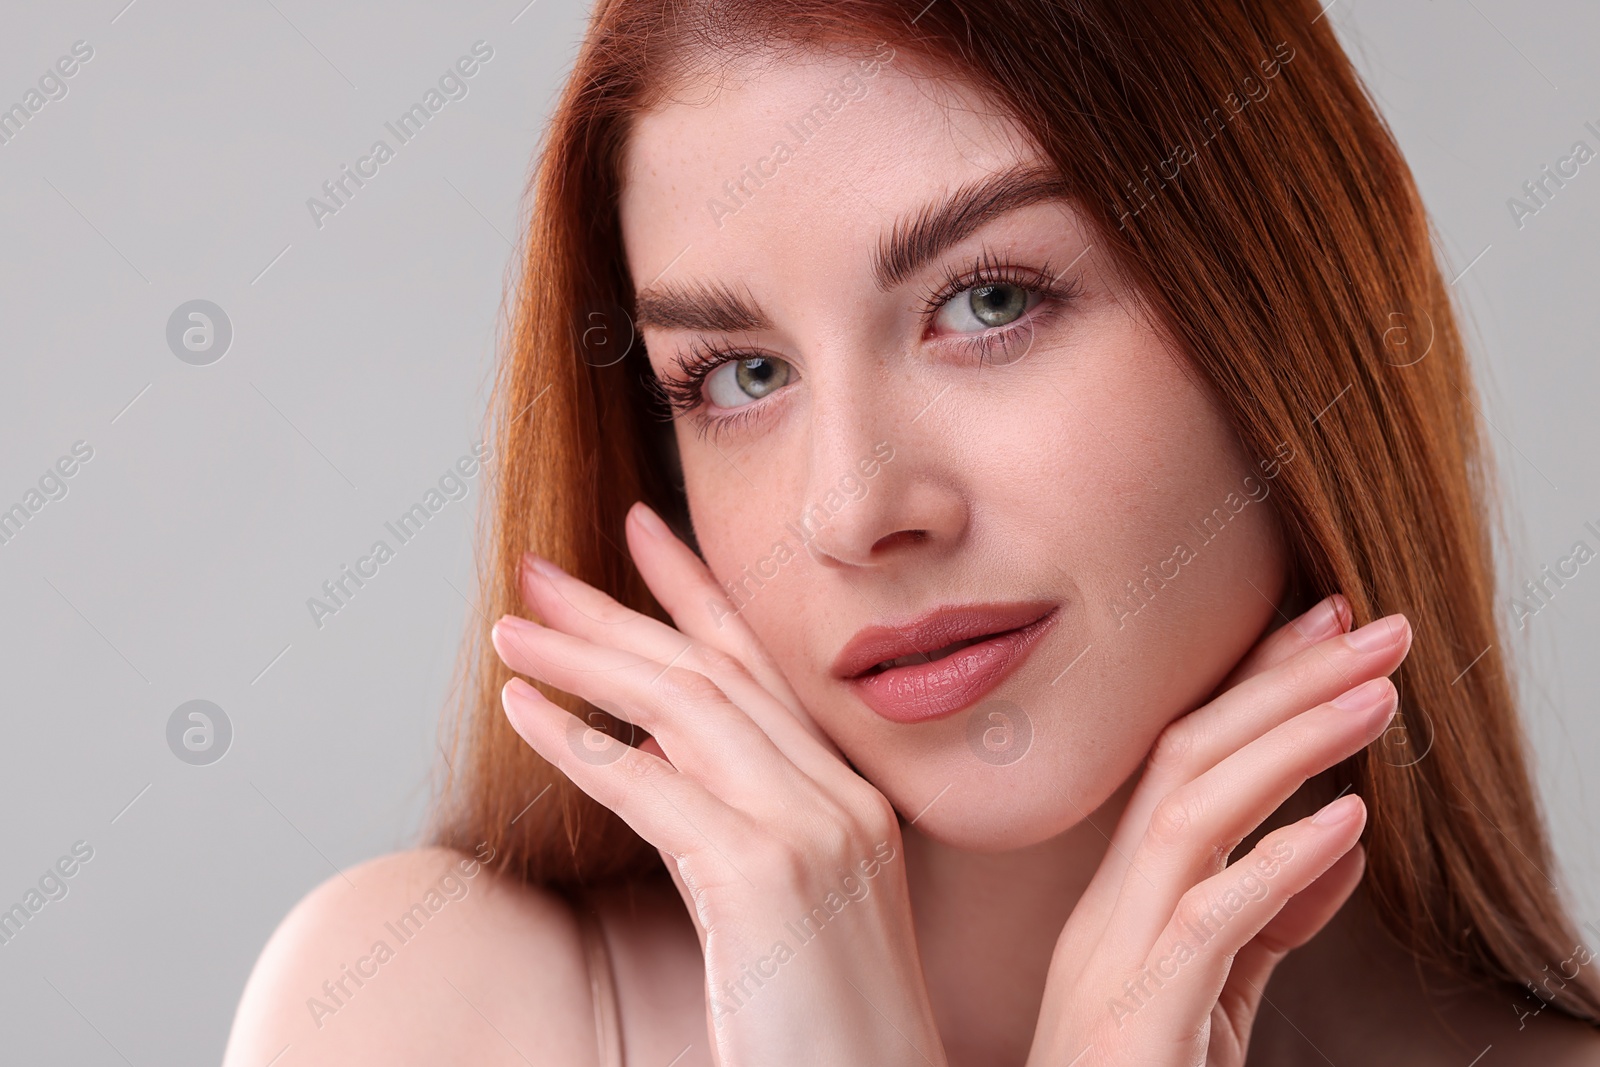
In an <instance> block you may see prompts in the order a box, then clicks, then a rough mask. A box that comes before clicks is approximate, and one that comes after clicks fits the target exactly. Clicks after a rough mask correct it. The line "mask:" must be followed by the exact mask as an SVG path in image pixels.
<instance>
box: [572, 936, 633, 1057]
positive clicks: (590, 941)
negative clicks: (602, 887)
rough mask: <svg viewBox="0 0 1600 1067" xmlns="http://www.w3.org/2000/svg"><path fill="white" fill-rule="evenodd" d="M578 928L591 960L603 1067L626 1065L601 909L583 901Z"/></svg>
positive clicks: (590, 974) (595, 1024) (593, 996)
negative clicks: (586, 904)
mask: <svg viewBox="0 0 1600 1067" xmlns="http://www.w3.org/2000/svg"><path fill="white" fill-rule="evenodd" d="M576 911H577V915H578V929H579V931H580V932H581V933H582V935H583V954H584V957H585V959H586V960H587V961H588V964H589V990H590V993H591V994H592V999H593V1001H594V1029H595V1037H596V1039H597V1040H598V1041H599V1043H600V1067H623V1063H622V1020H621V1019H620V1018H619V1016H618V1014H617V986H616V980H615V978H614V977H613V975H612V973H611V950H610V949H608V948H606V938H605V933H604V932H603V931H602V930H601V928H600V916H599V913H598V912H595V911H591V910H590V909H589V908H588V907H586V906H584V905H582V904H580V905H579V906H578V907H577V909H576Z"/></svg>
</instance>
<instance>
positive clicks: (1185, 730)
mask: <svg viewBox="0 0 1600 1067" xmlns="http://www.w3.org/2000/svg"><path fill="white" fill-rule="evenodd" d="M1193 751H1194V730H1193V728H1192V727H1191V726H1189V725H1188V724H1187V723H1185V722H1184V721H1183V720H1181V719H1180V720H1179V721H1178V722H1175V723H1173V724H1171V725H1170V726H1168V727H1167V728H1166V729H1164V730H1162V731H1161V733H1160V734H1159V735H1157V737H1156V743H1155V744H1154V745H1152V746H1151V748H1150V757H1149V762H1150V766H1151V768H1152V769H1154V770H1158V771H1160V772H1162V773H1165V774H1170V773H1172V772H1174V771H1176V770H1179V769H1181V768H1182V767H1183V766H1184V765H1185V764H1186V763H1187V762H1188V759H1189V753H1191V752H1193Z"/></svg>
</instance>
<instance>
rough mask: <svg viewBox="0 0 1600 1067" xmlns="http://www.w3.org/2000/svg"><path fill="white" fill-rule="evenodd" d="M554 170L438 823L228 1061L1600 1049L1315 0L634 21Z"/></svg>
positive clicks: (521, 314)
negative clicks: (478, 615) (482, 595)
mask: <svg viewBox="0 0 1600 1067" xmlns="http://www.w3.org/2000/svg"><path fill="white" fill-rule="evenodd" d="M534 193H535V206H536V210H535V214H534V216H533V219H532V224H531V230H530V235H529V237H530V240H529V244H528V252H527V259H526V262H525V268H524V278H523V281H522V283H521V290H520V293H519V295H518V301H517V305H516V317H515V331H514V334H513V337H512V339H511V344H510V345H509V350H508V354H507V358H506V360H505V363H504V367H503V375H502V378H501V381H500V390H499V393H498V396H497V399H496V403H495V408H494V411H495V416H496V418H495V423H494V433H495V439H496V440H497V441H498V443H499V447H498V451H497V453H496V455H497V456H498V457H499V460H500V467H499V493H498V498H497V502H496V505H495V507H496V510H495V512H494V531H495V533H494V540H493V546H492V548H493V550H492V552H491V553H488V554H486V570H485V589H486V599H487V609H486V614H485V618H486V619H487V620H495V621H494V623H493V626H492V629H491V627H490V626H488V625H487V624H486V625H484V626H482V627H474V633H473V637H474V639H475V641H476V644H475V645H474V647H475V649H476V651H477V654H478V657H479V658H478V659H477V661H476V668H475V671H474V674H473V678H472V685H471V686H470V687H469V692H468V694H467V699H466V700H465V701H464V702H463V704H464V706H463V713H462V716H461V718H460V721H459V723H458V729H457V730H456V731H455V732H454V734H453V735H452V742H453V743H452V746H451V757H450V761H449V767H450V774H449V777H448V779H447V781H446V783H445V790H444V794H443V797H442V800H441V803H440V805H439V807H438V813H437V815H438V817H437V820H436V827H435V830H434V833H433V843H434V845H435V846H436V847H433V848H430V849H423V850H418V851H415V852H411V853H406V854H402V855H399V856H392V857H386V858H383V859H380V860H376V861H373V862H372V863H369V864H366V865H363V866H362V867H360V868H357V869H356V870H355V871H352V872H350V873H349V875H348V877H343V878H335V879H331V880H330V881H329V882H328V883H327V884H326V885H324V886H323V887H321V888H319V889H318V890H316V891H315V892H314V893H313V894H311V895H310V896H309V897H308V898H307V899H306V900H305V901H304V902H302V904H301V905H300V906H299V907H298V908H296V910H295V911H294V912H293V913H292V914H291V915H290V917H289V918H288V919H286V920H285V923H284V925H283V927H282V928H281V929H280V930H279V931H278V933H277V934H275V935H274V938H273V940H272V942H271V944H270V945H269V946H268V948H267V949H266V951H265V952H264V953H263V956H262V959H261V961H260V963H258V965H257V968H256V971H255V973H254V974H253V976H252V978H251V981H250V984H249V986H248V988H247V990H246V992H245V996H244V998H243V1001H242V1003H241V1006H240V1009H239V1015H238V1019H237V1020H236V1025H235V1030H234V1034H233V1037H232V1039H231V1041H230V1047H229V1056H228V1062H229V1063H230V1064H246V1063H259V1062H266V1061H267V1060H268V1059H270V1058H271V1057H273V1056H277V1055H281V1056H282V1057H283V1060H282V1062H283V1063H285V1064H289V1063H293V1062H296V1058H297V1059H298V1062H301V1063H308V1064H309V1063H335V1062H348V1061H351V1060H371V1061H373V1062H379V1061H381V1062H385V1063H411V1062H416V1063H432V1062H439V1061H441V1060H451V1061H467V1062H475V1063H489V1062H506V1063H516V1062H527V1063H535V1064H547V1063H548V1064H606V1065H611V1064H618V1063H623V1062H626V1063H628V1064H667V1063H671V1064H677V1065H689V1064H714V1063H716V1064H724V1065H731V1064H761V1065H764V1067H765V1065H773V1064H789V1063H794V1064H800V1063H804V1064H816V1063H822V1064H900V1063H904V1064H916V1063H929V1064H951V1065H962V1064H996V1063H1011V1064H1023V1063H1026V1064H1028V1065H1030V1067H1033V1065H1042V1064H1067V1063H1073V1064H1082V1065H1086V1067H1087V1065H1090V1064H1141V1065H1143V1064H1157V1065H1168V1064H1198V1063H1211V1064H1244V1063H1247V1062H1248V1063H1250V1064H1279V1063H1301V1062H1305V1063H1320V1062H1324V1061H1326V1062H1331V1063H1339V1064H1343V1063H1362V1064H1391V1063H1392V1064H1452V1065H1459V1064H1466V1063H1469V1062H1471V1063H1477V1062H1482V1063H1485V1064H1492V1063H1541V1064H1549V1063H1561V1064H1595V1063H1600V1034H1597V1033H1596V1030H1595V1026H1596V1024H1597V1023H1600V983H1597V981H1596V979H1595V973H1594V971H1595V964H1594V963H1593V962H1592V961H1591V946H1593V944H1594V942H1593V940H1591V941H1588V942H1585V941H1584V940H1583V939H1582V938H1583V936H1586V935H1584V932H1583V931H1580V929H1579V928H1578V927H1577V926H1576V925H1575V924H1574V922H1573V921H1572V919H1571V918H1570V917H1569V916H1568V915H1567V914H1566V912H1565V911H1564V910H1563V904H1562V900H1561V896H1560V893H1559V891H1558V888H1557V883H1556V882H1555V881H1554V877H1555V874H1554V868H1553V864H1552V860H1551V856H1550V853H1549V848H1548V845H1547V843H1546V840H1545V834H1544V830H1543V828H1542V824H1541V821H1540V817H1539V814H1538V812H1537V808H1536V803H1535V799H1534V793H1533V790H1532V788H1531V785H1530V782H1529V777H1528V772H1527V769H1526V762H1525V758H1524V754H1523V747H1522V742H1521V740H1520V734H1519V730H1518V726H1517V721H1516V713H1515V708H1514V704H1513V698H1512V692H1511V687H1510V683H1509V680H1508V675H1507V663H1506V661H1505V658H1504V657H1503V654H1502V651H1501V644H1500V639H1499V636H1498V634H1497V631H1496V621H1495V617H1494V612H1493V603H1492V591H1493V582H1492V563H1491V551H1490V540H1489V537H1488V532H1487V522H1488V519H1487V515H1486V512H1485V507H1484V504H1483V501H1484V500H1485V498H1486V494H1487V490H1488V476H1487V473H1486V469H1485V461H1484V454H1483V450H1482V446H1481V442H1480V440H1479V437H1478V429H1477V424H1476V422H1475V421H1474V406H1473V405H1474V402H1473V399H1472V392H1473V391H1472V387H1471V384H1470V381H1469V379H1468V377H1467V374H1466V363H1465V359H1464V354H1463V347H1462V343H1461V339H1460V337H1459V335H1458V334H1457V332H1456V329H1455V326H1454V321H1453V317H1452V312H1451V308H1450V303H1449V296H1448V290H1447V289H1446V287H1445V285H1444V283H1443V281H1442V280H1441V275H1440V270H1439V267H1438V265H1437V264H1436V263H1435V261H1434V258H1433V255H1432V252H1431V247H1430V244H1429V241H1428V233H1427V227H1426V220H1425V217H1424V214H1423V211H1422V208H1421V206H1420V202H1419V199H1418V196H1417V193H1416V190H1415V187H1414V185H1413V183H1412V181H1411V178H1410V176H1409V174H1408V172H1407V170H1406V168H1405V166H1404V163H1403V161H1402V160H1401V159H1400V157H1399V155H1398V153H1397V150H1396V148H1395V146H1394V143H1393V140H1392V138H1391V137H1390V136H1389V134H1388V132H1387V130H1386V129H1385V128H1384V126H1383V124H1382V122H1381V120H1380V119H1379V118H1378V116H1377V115H1376V113H1375V110H1374V108H1373V106H1372V104H1371V102H1370V101H1369V100H1368V98H1367V97H1366V96H1365V94H1364V92H1363V90H1362V88H1361V86H1360V84H1359V83H1358V81H1357V79H1356V77H1355V75H1354V73H1353V71H1352V69H1351V67H1350V65H1349V63H1348V61H1347V60H1346V58H1345V56H1344V55H1343V53H1342V52H1341V50H1340V48H1339V46H1338V44H1337V42H1336V40H1335V38H1334V36H1333V33H1332V31H1331V29H1330V28H1329V24H1328V21H1327V20H1326V19H1322V18H1320V16H1319V11H1318V9H1317V7H1316V6H1315V5H1314V4H1311V3H1308V2H1287V0H1280V2H1272V0H1242V2H1241V0H1230V2H1227V3H1216V4H1196V3H1191V2H1177V0H1172V2H1159V0H1146V2H1142V3H1139V4H1132V5H1130V4H1125V3H1121V2H1117V0H1102V2H1088V0H1085V2H1080V3H1072V4H1061V3H1043V2H1039V0H1033V2H1022V0H1014V2H1002V3H989V4H984V5H981V6H980V5H974V4H970V3H965V2H962V0H934V2H933V3H931V4H926V6H924V3H923V2H922V0H919V2H916V3H912V4H900V3H894V2H890V0H833V2H819V0H759V2H744V3H739V2H733V3H716V4H712V3H698V4H689V3H662V2H659V0H657V2H652V0H615V2H603V3H601V4H600V6H599V9H598V11H597V12H596V15H595V19H594V22H593V24H592V26H591V29H590V32H589V35H588V38H587V39H586V41H585V42H584V46H583V49H582V52H581V53H580V56H579V59H578V63H577V67H576V70H575V71H574V72H573V74H572V76H571V77H570V79H569V82H568V86H567V90H566V93H565V95H564V96H563V98H562V100H561V102H560V104H559V106H558V108H557V110H556V114H555V118H554V120H553V123H552V126H551V129H550V132H549V137H548V141H547V144H546V146H545V148H544V152H543V156H542V159H541V162H540V165H539V170H538V174H537V179H536V185H535V188H534ZM635 329H636V330H637V334H635ZM663 415H665V416H667V418H665V419H664V418H663ZM635 501H640V503H637V504H636V503H635ZM532 553H537V554H536V555H534V554H532ZM485 638H487V640H485ZM1391 676H1392V678H1393V680H1392V681H1391V680H1390V678H1391ZM523 679H531V680H532V681H533V683H534V684H533V685H530V684H529V683H528V682H527V681H525V680H523ZM397 924H398V925H397ZM1319 934H1320V936H1318V935H1319ZM1313 938H1315V940H1313ZM1269 978H1270V980H1271V987H1270V990H1269V989H1267V986H1268V982H1269ZM1474 1057H1477V1059H1474Z"/></svg>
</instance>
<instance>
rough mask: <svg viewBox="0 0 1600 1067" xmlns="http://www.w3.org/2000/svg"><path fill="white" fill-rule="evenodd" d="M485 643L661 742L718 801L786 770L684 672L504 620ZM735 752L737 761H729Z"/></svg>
mask: <svg viewBox="0 0 1600 1067" xmlns="http://www.w3.org/2000/svg"><path fill="white" fill-rule="evenodd" d="M491 640H492V641H493V643H494V647H495V650H496V651H497V652H498V653H499V654H500V658H501V659H503V660H505V662H506V665H507V666H509V667H510V668H511V669H512V670H514V671H517V672H518V673H521V674H526V675H528V676H529V677H532V678H537V679H539V680H540V681H543V682H546V683H548V684H550V685H552V686H554V687H556V688H557V689H561V690H564V691H565V692H568V693H571V694H573V695H574V696H578V697H581V698H583V699H584V700H587V701H588V702H589V703H591V704H593V705H594V706H595V707H597V708H601V709H602V710H604V711H607V712H610V713H611V714H613V715H615V716H617V717H618V718H619V719H621V720H623V721H624V722H628V723H632V724H635V725H638V726H641V727H643V728H644V729H645V730H648V731H649V732H650V733H651V734H654V735H655V736H656V738H657V739H658V740H659V741H660V742H661V747H662V748H663V749H664V750H665V751H666V752H667V753H668V754H669V755H670V756H671V761H672V764H673V766H675V767H676V768H677V769H678V770H680V771H683V772H685V773H687V774H690V775H692V776H694V777H695V778H696V779H697V780H699V781H701V782H703V783H705V784H706V785H707V786H708V787H710V788H712V789H713V790H715V791H716V792H717V793H718V795H729V794H738V795H744V796H752V795H755V796H759V795H762V794H764V793H767V792H770V790H771V789H772V787H773V786H774V785H775V784H778V783H781V782H782V781H783V770H784V768H785V767H788V768H789V769H790V771H791V773H792V772H793V768H794V765H793V764H792V763H790V762H789V761H788V760H787V759H785V758H783V757H782V755H781V754H780V753H779V752H778V750H777V749H776V748H775V747H774V746H773V743H772V740H771V739H770V738H769V737H768V736H767V735H766V733H765V732H763V731H762V730H761V729H760V728H759V727H758V726H756V724H755V723H753V722H752V721H751V720H750V717H749V716H748V715H746V714H744V713H743V712H742V711H741V710H740V709H738V708H737V707H735V706H734V705H733V704H732V703H731V702H730V701H729V700H728V698H727V695H726V694H725V693H723V692H722V690H721V689H719V688H717V685H716V683H715V682H713V681H711V680H710V679H709V678H707V677H706V676H705V675H703V674H700V673H698V672H695V671H692V670H689V669H687V668H684V667H678V666H673V665H671V664H665V665H664V664H661V663H657V662H656V661H654V660H651V659H648V658H646V657H643V656H639V655H637V654H635V653H633V652H629V651H626V650H623V649H617V648H609V647H606V646H604V645H596V644H594V643H592V642H590V641H586V640H584V639H583V638H581V637H575V636H573V635H571V634H565V633H562V632H561V631H559V630H552V629H550V628H548V627H544V626H540V625H538V624H537V623H533V622H529V621H527V620H526V619H519V618H517V617H516V616H514V615H507V616H505V617H503V618H501V619H500V621H499V622H497V623H495V625H494V629H493V631H492V632H491ZM730 751H736V752H738V753H739V754H740V758H739V759H736V760H730V759H728V758H727V754H728V753H729V752H730Z"/></svg>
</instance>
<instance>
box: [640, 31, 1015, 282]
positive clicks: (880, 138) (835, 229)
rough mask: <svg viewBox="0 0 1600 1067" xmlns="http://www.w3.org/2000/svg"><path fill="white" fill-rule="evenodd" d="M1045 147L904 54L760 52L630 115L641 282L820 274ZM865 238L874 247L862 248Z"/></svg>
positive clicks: (861, 256)
mask: <svg viewBox="0 0 1600 1067" xmlns="http://www.w3.org/2000/svg"><path fill="white" fill-rule="evenodd" d="M1039 158H1040V157H1039V154H1038V152H1037V150H1036V149H1035V148H1034V147H1033V145H1032V142H1031V140H1030V139H1029V138H1028V137H1027V135H1026V134H1025V133H1024V132H1023V131H1022V130H1021V128H1020V127H1019V126H1018V124H1017V123H1016V122H1015V121H1014V120H1013V119H1012V118H1011V117H1010V116H1009V115H1007V114H1005V113H1004V112H1003V111H1002V110H1001V109H1000V108H999V107H998V106H996V105H994V104H992V103H990V102H988V101H986V100H985V99H984V98H983V97H982V96H981V95H980V94H979V93H978V92H977V91H976V90H975V89H973V88H972V87H971V86H969V85H967V84H966V83H964V82H962V81H961V80H960V79H958V78H955V77H953V76H950V75H948V74H936V73H932V72H930V71H929V70H928V69H927V68H926V67H913V66H912V64H911V61H910V57H909V56H907V55H906V53H905V52H904V51H900V52H898V53H897V52H895V51H893V50H892V49H890V48H889V47H888V46H882V48H881V49H880V51H879V52H878V53H877V54H876V55H875V56H868V57H866V58H862V57H861V56H854V55H852V56H847V55H839V54H830V53H822V52H808V53H804V54H803V55H800V56H793V55H791V56H787V57H782V58H780V57H776V56H774V55H772V54H770V53H750V54H746V55H739V56H734V57H730V58H728V59H727V60H725V61H723V62H721V63H719V65H718V73H717V76H716V77H715V78H714V79H713V78H710V77H708V78H705V79H702V80H699V81H696V82H694V83H692V84H688V85H684V86H681V87H679V89H678V90H677V91H676V92H674V93H672V94H671V95H670V96H669V98H668V99H667V101H666V102H664V103H663V104H662V105H661V106H659V107H657V108H655V109H654V110H652V111H649V112H646V113H645V114H643V115H641V116H639V118H638V119H637V120H636V122H635V124H634V127H633V131H632V134H631V136H630V138H629V142H628V145H627V147H626V149H625V152H624V155H623V160H622V178H623V185H622V194H621V198H620V202H619V211H620V218H621V225H622V233H623V240H624V243H625V246H626V249H627V256H628V263H629V268H630V270H631V272H632V275H633V279H634V284H635V287H636V288H643V287H646V286H648V285H650V284H651V283H652V282H653V281H654V280H656V279H657V278H658V277H660V276H662V275H663V274H665V273H666V272H668V271H670V272H671V275H672V277H674V278H687V277H699V278H707V279H710V278H717V279H725V280H741V279H730V277H729V276H730V274H738V275H742V280H744V281H747V282H750V283H751V284H754V283H755V281H756V279H757V278H758V277H759V278H761V279H762V280H765V281H767V282H769V283H772V284H782V283H783V281H784V279H783V277H782V275H784V274H785V273H792V272H793V271H795V270H799V269H801V268H805V269H809V270H812V271H815V270H817V269H818V268H821V267H824V266H825V265H826V264H827V262H828V261H829V260H830V259H832V258H834V257H833V255H832V253H831V251H830V250H831V249H840V250H843V249H846V248H849V249H852V250H853V252H854V258H855V259H856V260H859V261H864V260H865V258H866V248H867V247H870V242H872V241H874V240H876V238H877V236H878V235H879V233H880V232H881V231H883V230H886V229H887V228H888V227H889V226H891V225H892V223H893V221H894V219H895V218H896V217H897V216H899V215H901V214H903V213H905V212H907V211H914V210H915V209H917V208H918V207H920V206H922V205H924V204H926V203H928V202H930V201H932V200H934V199H936V198H938V197H939V196H940V195H941V194H945V193H948V192H949V191H951V190H952V189H954V188H956V187H958V186H960V185H962V184H965V183H967V182H971V181H974V180H976V179H981V178H984V177H987V176H989V175H991V174H995V173H999V172H1003V171H1006V170H1009V169H1011V168H1013V167H1015V166H1016V165H1017V164H1019V163H1023V162H1037V161H1038V160H1039ZM863 242H866V244H864V243H863Z"/></svg>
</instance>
